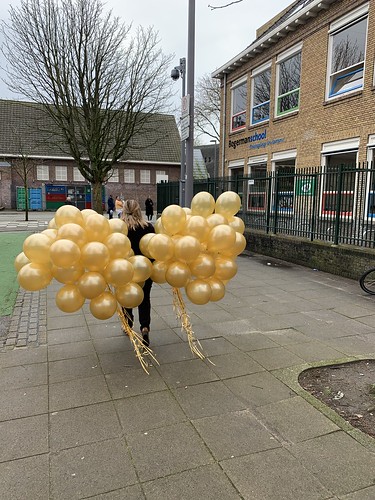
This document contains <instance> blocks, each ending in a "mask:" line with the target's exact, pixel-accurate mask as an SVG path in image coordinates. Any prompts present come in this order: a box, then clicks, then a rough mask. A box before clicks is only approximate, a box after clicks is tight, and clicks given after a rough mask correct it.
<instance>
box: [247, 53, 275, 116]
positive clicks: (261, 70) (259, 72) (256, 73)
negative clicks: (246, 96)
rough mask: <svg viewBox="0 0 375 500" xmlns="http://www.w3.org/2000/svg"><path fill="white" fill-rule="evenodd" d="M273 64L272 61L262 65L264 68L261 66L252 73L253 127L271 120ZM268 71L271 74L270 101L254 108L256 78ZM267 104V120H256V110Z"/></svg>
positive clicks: (251, 114)
mask: <svg viewBox="0 0 375 500" xmlns="http://www.w3.org/2000/svg"><path fill="white" fill-rule="evenodd" d="M271 68H272V63H271V61H269V62H267V63H265V64H262V66H259V67H258V68H256V69H254V71H252V73H251V91H250V92H251V96H250V99H251V100H250V123H251V125H257V124H258V123H264V122H266V121H269V119H270V112H271V80H272V69H271ZM266 71H269V72H270V92H269V99H268V101H264V102H262V103H260V104H257V105H256V106H254V91H255V79H256V77H258V76H260V75H262V74H263V73H265V72H266ZM266 104H268V117H267V118H263V119H260V120H254V110H255V109H256V108H259V107H260V106H265V105H266Z"/></svg>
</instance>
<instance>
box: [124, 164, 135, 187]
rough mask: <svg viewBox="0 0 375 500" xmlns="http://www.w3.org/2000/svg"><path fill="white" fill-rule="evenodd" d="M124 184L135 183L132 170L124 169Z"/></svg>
mask: <svg viewBox="0 0 375 500" xmlns="http://www.w3.org/2000/svg"><path fill="white" fill-rule="evenodd" d="M124 182H126V183H128V184H134V183H135V172H134V168H125V169H124Z"/></svg>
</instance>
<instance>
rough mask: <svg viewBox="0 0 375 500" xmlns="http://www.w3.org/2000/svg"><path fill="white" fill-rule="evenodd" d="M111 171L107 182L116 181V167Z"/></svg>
mask: <svg viewBox="0 0 375 500" xmlns="http://www.w3.org/2000/svg"><path fill="white" fill-rule="evenodd" d="M111 173H112V175H111V177H110V178H109V179H108V182H118V168H114V169H113V170H112V172H111Z"/></svg>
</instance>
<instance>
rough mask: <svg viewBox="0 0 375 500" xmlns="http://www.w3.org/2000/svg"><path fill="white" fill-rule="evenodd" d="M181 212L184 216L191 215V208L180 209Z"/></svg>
mask: <svg viewBox="0 0 375 500" xmlns="http://www.w3.org/2000/svg"><path fill="white" fill-rule="evenodd" d="M182 210H183V211H184V212H185V214H186V215H191V208H189V207H182Z"/></svg>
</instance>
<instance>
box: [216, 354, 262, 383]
mask: <svg viewBox="0 0 375 500" xmlns="http://www.w3.org/2000/svg"><path fill="white" fill-rule="evenodd" d="M210 361H211V362H212V363H213V365H212V366H211V369H212V371H214V372H215V373H216V374H217V375H218V376H219V377H220V378H221V379H222V380H223V379H226V378H232V377H239V376H241V375H249V374H250V373H256V372H261V371H264V368H263V366H261V365H260V364H259V363H257V362H256V361H254V360H253V359H252V358H251V357H250V356H249V355H248V354H246V353H243V352H241V351H238V350H237V351H235V352H232V353H229V354H223V355H221V356H212V357H210Z"/></svg>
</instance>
